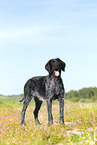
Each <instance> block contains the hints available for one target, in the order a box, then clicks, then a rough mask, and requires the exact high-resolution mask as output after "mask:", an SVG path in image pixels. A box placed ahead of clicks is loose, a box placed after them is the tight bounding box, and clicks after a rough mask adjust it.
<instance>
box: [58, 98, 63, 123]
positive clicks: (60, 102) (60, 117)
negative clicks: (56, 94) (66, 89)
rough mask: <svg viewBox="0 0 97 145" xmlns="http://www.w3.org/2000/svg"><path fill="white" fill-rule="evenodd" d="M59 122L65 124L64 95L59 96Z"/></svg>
mask: <svg viewBox="0 0 97 145" xmlns="http://www.w3.org/2000/svg"><path fill="white" fill-rule="evenodd" d="M59 123H60V124H64V97H62V98H59Z"/></svg>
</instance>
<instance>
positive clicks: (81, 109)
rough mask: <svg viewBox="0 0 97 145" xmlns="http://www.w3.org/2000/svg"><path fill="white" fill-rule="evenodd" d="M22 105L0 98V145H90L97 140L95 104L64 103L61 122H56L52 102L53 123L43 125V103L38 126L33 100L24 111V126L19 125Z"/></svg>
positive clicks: (45, 120)
mask: <svg viewBox="0 0 97 145" xmlns="http://www.w3.org/2000/svg"><path fill="white" fill-rule="evenodd" d="M21 110H22V104H19V103H18V102H17V101H4V100H1V101H0V145H7V144H8V145H15V144H19V145H27V144H28V145H54V144H55V145H56V144H58V145H68V144H71V145H77V144H78V145H79V144H83V145H90V144H91V145H93V144H96V140H97V128H96V126H97V104H95V103H90V104H87V103H85V104H84V103H83V104H82V103H66V104H65V125H60V124H59V123H58V121H59V108H58V102H54V103H53V116H54V125H51V126H48V125H47V109H46V103H43V105H42V107H41V110H40V112H39V120H40V122H41V123H42V125H40V126H39V125H37V126H36V125H35V124H34V122H35V121H34V117H33V111H34V103H33V102H31V103H30V105H29V107H28V109H27V112H26V118H25V120H26V124H27V125H26V126H21V125H20V115H21Z"/></svg>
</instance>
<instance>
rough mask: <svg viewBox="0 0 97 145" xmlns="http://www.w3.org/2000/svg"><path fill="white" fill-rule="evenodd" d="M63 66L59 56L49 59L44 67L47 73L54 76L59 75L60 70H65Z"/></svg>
mask: <svg viewBox="0 0 97 145" xmlns="http://www.w3.org/2000/svg"><path fill="white" fill-rule="evenodd" d="M65 67H66V64H65V63H64V62H63V61H62V60H60V59H59V58H56V59H51V60H49V61H48V62H47V64H46V65H45V69H46V70H47V71H48V72H49V74H53V75H54V76H55V77H59V76H60V75H61V70H62V71H65Z"/></svg>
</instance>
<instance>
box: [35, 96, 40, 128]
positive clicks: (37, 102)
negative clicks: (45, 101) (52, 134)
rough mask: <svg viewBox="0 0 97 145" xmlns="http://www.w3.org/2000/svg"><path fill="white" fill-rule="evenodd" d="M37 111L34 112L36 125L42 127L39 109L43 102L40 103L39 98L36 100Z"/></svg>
mask: <svg viewBox="0 0 97 145" xmlns="http://www.w3.org/2000/svg"><path fill="white" fill-rule="evenodd" d="M34 100H35V110H34V112H33V113H34V118H35V124H39V125H40V122H39V120H38V112H39V109H40V107H41V105H42V101H40V100H39V99H38V98H35V99H34Z"/></svg>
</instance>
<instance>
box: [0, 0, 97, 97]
mask: <svg viewBox="0 0 97 145" xmlns="http://www.w3.org/2000/svg"><path fill="white" fill-rule="evenodd" d="M56 57H59V58H60V59H62V60H63V61H64V62H66V64H67V67H66V72H63V73H62V78H63V81H64V85H65V89H66V92H68V91H70V90H79V89H81V88H84V87H97V1H96V0H68V1H67V0H36V1H35V0H14V1H12V0H2V1H1V0H0V94H4V95H11V94H21V93H23V86H24V84H25V82H26V81H27V80H28V79H29V78H31V77H33V76H44V75H47V74H48V73H47V71H46V70H45V68H44V66H45V64H46V62H47V61H48V60H49V59H51V58H56Z"/></svg>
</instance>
